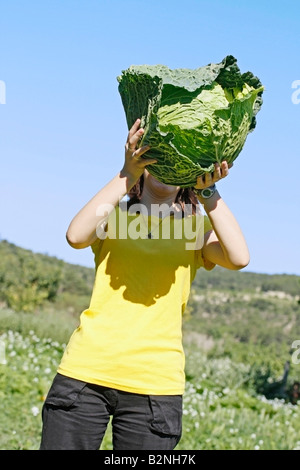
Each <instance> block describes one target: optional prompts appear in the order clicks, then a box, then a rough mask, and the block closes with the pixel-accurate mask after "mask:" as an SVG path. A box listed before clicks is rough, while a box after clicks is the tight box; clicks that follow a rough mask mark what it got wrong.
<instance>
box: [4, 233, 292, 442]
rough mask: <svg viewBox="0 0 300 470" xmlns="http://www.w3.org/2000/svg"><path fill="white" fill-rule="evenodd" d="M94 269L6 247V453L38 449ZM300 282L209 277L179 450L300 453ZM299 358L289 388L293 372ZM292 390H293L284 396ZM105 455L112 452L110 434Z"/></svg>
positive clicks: (217, 273)
mask: <svg viewBox="0 0 300 470" xmlns="http://www.w3.org/2000/svg"><path fill="white" fill-rule="evenodd" d="M93 280H94V270H93V269H88V268H83V267H81V266H75V265H70V264H67V263H64V262H62V261H61V260H58V259H56V258H53V257H52V258H51V257H48V256H46V255H40V254H36V253H32V252H30V251H29V250H23V249H21V248H19V247H16V246H15V245H12V244H10V243H8V242H1V243H0V303H1V307H0V383H1V386H0V398H1V400H0V414H1V421H0V436H1V437H0V448H1V449H37V448H38V446H39V438H40V431H41V416H40V411H41V408H42V405H43V401H44V398H45V396H46V394H47V391H48V388H49V386H50V383H51V381H52V379H53V376H54V374H55V371H56V367H57V364H58V362H59V360H60V357H61V355H62V352H63V349H64V346H65V343H66V342H67V341H68V339H69V336H70V334H71V332H72V331H73V329H74V328H75V327H76V326H77V324H78V318H79V314H80V312H81V311H82V310H83V309H84V308H86V307H87V306H88V302H89V298H90V294H91V290H92V286H93ZM299 280H300V278H299V276H291V275H284V274H283V275H274V276H270V275H266V274H257V273H249V272H231V271H226V270H223V269H221V268H220V269H217V268H216V269H215V270H213V271H211V272H205V271H202V270H200V271H199V272H198V274H197V277H196V279H195V281H194V283H193V290H192V293H191V297H190V301H189V305H188V309H187V312H186V315H185V317H184V346H185V351H186V359H187V360H186V374H187V386H186V393H185V396H184V417H183V437H182V440H181V442H180V443H179V446H178V449H182V450H189V449H191V450H197V449H252V450H254V449H273V450H275V449H300V438H299V436H300V407H299V405H292V404H291V403H290V399H289V394H288V391H289V390H290V388H291V386H292V384H293V383H294V382H295V381H299V380H300V365H297V364H293V363H292V362H291V353H292V352H293V350H291V345H292V343H293V341H294V340H296V339H300V321H299V316H300V305H299V293H300V282H299ZM287 361H290V369H289V374H288V377H287V381H286V383H284V384H283V383H282V381H281V379H282V376H283V371H284V366H285V364H286V362H287ZM283 392H284V393H283ZM102 448H103V449H111V438H110V429H109V430H108V432H107V434H106V436H105V439H104V442H103V445H102Z"/></svg>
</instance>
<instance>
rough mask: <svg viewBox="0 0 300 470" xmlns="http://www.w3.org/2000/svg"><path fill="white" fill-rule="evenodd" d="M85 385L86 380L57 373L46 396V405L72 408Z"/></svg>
mask: <svg viewBox="0 0 300 470" xmlns="http://www.w3.org/2000/svg"><path fill="white" fill-rule="evenodd" d="M85 385H86V382H82V381H81V380H77V379H72V378H71V377H66V376H65V375H61V374H56V376H55V377H54V380H53V382H52V385H51V387H50V390H49V392H48V395H47V397H46V400H45V405H51V406H59V407H63V408H70V407H71V406H72V405H73V404H74V403H75V401H76V399H77V397H78V395H79V394H80V392H81V391H82V389H83V388H84V387H85Z"/></svg>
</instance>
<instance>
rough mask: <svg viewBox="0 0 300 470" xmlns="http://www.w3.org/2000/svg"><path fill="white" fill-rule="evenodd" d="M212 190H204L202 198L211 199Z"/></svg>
mask: <svg viewBox="0 0 300 470" xmlns="http://www.w3.org/2000/svg"><path fill="white" fill-rule="evenodd" d="M212 192H213V191H212V190H211V189H210V188H206V189H203V191H202V197H209V196H211V194H212Z"/></svg>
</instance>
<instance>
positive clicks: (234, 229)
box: [196, 162, 249, 270]
mask: <svg viewBox="0 0 300 470" xmlns="http://www.w3.org/2000/svg"><path fill="white" fill-rule="evenodd" d="M227 175H228V165H227V163H226V162H222V165H216V170H215V172H213V174H212V175H207V176H206V177H205V178H204V180H203V179H201V180H199V179H198V184H197V186H196V189H197V188H198V189H202V188H204V187H207V186H210V185H211V184H213V183H214V182H216V181H218V180H219V179H221V178H224V177H225V176H227ZM199 200H200V202H201V203H202V204H203V206H204V210H205V212H206V213H207V215H208V217H209V219H210V221H211V224H212V226H213V230H212V231H211V232H209V233H208V234H207V237H206V239H205V241H204V246H203V249H202V250H203V251H202V253H203V257H204V258H205V259H206V260H208V261H210V262H211V263H214V264H218V265H220V266H223V267H224V268H227V269H236V270H237V269H242V268H244V267H245V266H247V264H248V263H249V251H248V247H247V244H246V241H245V238H244V235H243V233H242V231H241V229H240V226H239V224H238V222H237V220H236V218H235V217H234V215H233V214H232V212H231V211H230V209H229V208H228V206H227V205H226V203H225V202H224V201H223V199H222V198H221V197H220V195H219V193H218V191H216V192H215V194H214V195H213V196H212V197H210V198H209V199H201V198H199Z"/></svg>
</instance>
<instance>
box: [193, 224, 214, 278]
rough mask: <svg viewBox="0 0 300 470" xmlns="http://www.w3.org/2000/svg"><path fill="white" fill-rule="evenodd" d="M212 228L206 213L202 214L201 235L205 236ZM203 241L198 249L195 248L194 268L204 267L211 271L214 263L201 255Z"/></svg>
mask: <svg viewBox="0 0 300 470" xmlns="http://www.w3.org/2000/svg"><path fill="white" fill-rule="evenodd" d="M211 230H213V227H212V225H211V222H210V220H209V218H208V216H207V215H204V231H203V236H205V235H206V234H207V233H208V232H210V231H211ZM202 247H203V243H201V248H200V249H199V250H195V257H196V269H199V268H204V269H206V270H207V271H211V270H212V269H213V268H214V267H215V263H211V262H210V261H208V260H206V259H205V258H204V257H203V251H202Z"/></svg>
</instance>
